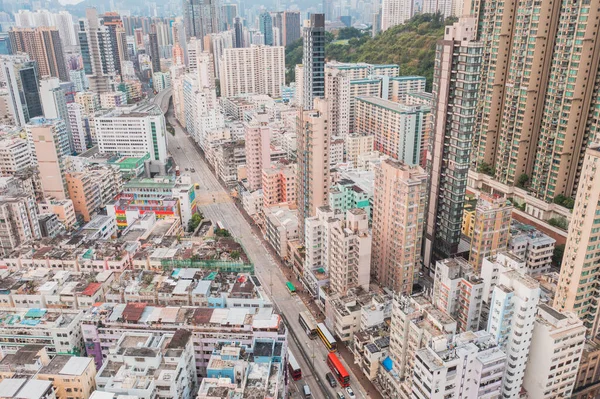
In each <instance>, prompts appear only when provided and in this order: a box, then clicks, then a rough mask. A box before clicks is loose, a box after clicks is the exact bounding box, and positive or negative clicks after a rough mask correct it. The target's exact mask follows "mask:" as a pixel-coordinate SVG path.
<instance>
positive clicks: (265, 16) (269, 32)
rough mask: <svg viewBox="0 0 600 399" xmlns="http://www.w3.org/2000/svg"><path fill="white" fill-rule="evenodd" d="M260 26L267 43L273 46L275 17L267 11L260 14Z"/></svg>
mask: <svg viewBox="0 0 600 399" xmlns="http://www.w3.org/2000/svg"><path fill="white" fill-rule="evenodd" d="M258 27H259V29H260V33H262V34H263V36H264V38H265V44H266V45H267V46H272V45H273V18H271V14H270V13H268V12H266V11H265V12H263V13H262V14H260V15H259V16H258Z"/></svg>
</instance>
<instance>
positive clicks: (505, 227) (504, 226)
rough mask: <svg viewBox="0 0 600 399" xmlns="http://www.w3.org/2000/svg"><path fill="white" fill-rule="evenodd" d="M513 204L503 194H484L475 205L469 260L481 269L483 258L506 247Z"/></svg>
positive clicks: (477, 268) (476, 268) (477, 269)
mask: <svg viewBox="0 0 600 399" xmlns="http://www.w3.org/2000/svg"><path fill="white" fill-rule="evenodd" d="M512 210H513V206H512V204H511V203H510V201H507V200H506V198H504V197H501V196H490V195H487V194H482V195H481V197H479V201H477V206H476V207H475V222H474V225H473V237H472V238H471V255H470V257H469V262H470V263H471V264H472V265H473V267H474V268H475V270H476V271H477V272H479V270H481V264H482V263H483V258H486V257H488V256H490V255H495V254H496V253H497V252H498V251H501V250H504V249H506V247H507V246H508V240H509V239H510V220H511V215H512Z"/></svg>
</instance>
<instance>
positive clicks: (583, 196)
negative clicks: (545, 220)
mask: <svg viewBox="0 0 600 399" xmlns="http://www.w3.org/2000/svg"><path fill="white" fill-rule="evenodd" d="M599 179H600V144H594V145H592V146H590V147H589V148H588V150H587V152H586V154H585V160H584V162H583V167H582V169H581V178H580V179H579V188H578V190H577V199H576V200H575V206H574V208H573V216H572V218H571V223H569V234H568V236H567V244H566V246H565V252H564V256H563V261H562V265H561V268H560V279H559V280H558V287H557V289H556V295H555V297H554V308H556V309H557V310H559V311H569V312H575V313H577V315H578V316H579V318H580V319H581V320H583V323H584V325H585V326H586V328H587V329H588V332H589V333H590V335H591V336H596V334H597V333H598V330H599V327H598V324H599V322H600V320H599V319H600V317H599V316H598V311H599V309H600V306H598V299H597V298H598V297H599V296H600V294H599V293H598V287H597V284H596V283H595V280H596V279H597V278H598V275H599V274H600V271H599V270H598V262H599V261H600V251H598V248H597V246H598V244H597V241H598V239H600V184H598V181H599Z"/></svg>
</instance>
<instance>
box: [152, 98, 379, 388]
mask: <svg viewBox="0 0 600 399" xmlns="http://www.w3.org/2000/svg"><path fill="white" fill-rule="evenodd" d="M163 93H164V94H163ZM169 97H170V93H165V92H161V93H159V94H158V95H157V97H156V98H155V100H154V101H155V102H156V103H157V104H159V105H160V106H161V108H162V109H163V110H165V109H166V108H167V107H169ZM166 117H167V120H168V122H169V123H170V124H171V125H172V126H173V127H174V129H175V135H174V136H171V135H169V137H168V149H169V152H170V154H171V155H172V156H173V159H174V160H175V162H176V164H177V165H178V166H179V167H180V170H181V173H182V174H186V175H191V177H192V180H193V181H194V182H197V183H199V185H200V188H199V189H198V190H197V193H196V194H197V196H198V197H199V198H204V199H209V198H210V199H212V198H214V201H213V200H211V201H206V200H203V201H200V204H199V209H200V211H201V212H202V213H203V214H204V216H205V217H206V218H208V219H211V220H213V221H219V222H221V223H223V225H224V226H225V227H226V228H227V229H228V230H229V231H230V232H231V233H232V235H233V236H234V237H236V238H237V239H238V240H239V242H240V243H241V244H242V245H243V246H244V249H245V250H246V252H247V253H248V256H249V258H250V260H251V262H252V263H253V264H254V267H255V274H256V275H257V276H258V278H259V279H260V280H261V281H262V283H263V284H264V286H265V290H266V292H268V293H269V295H270V296H271V299H272V300H273V302H274V304H275V306H276V309H277V311H278V312H279V313H280V314H281V315H282V316H283V318H284V320H285V321H286V322H287V325H288V327H289V337H288V343H289V347H290V349H291V350H292V352H293V353H294V354H295V355H296V359H297V360H298V361H299V363H300V366H301V368H302V373H303V380H301V381H298V382H297V383H296V386H297V388H299V389H291V390H290V391H292V392H293V391H298V393H296V394H295V395H294V394H293V393H292V395H294V396H292V397H297V398H300V397H301V396H302V395H301V394H300V393H299V392H300V391H301V386H302V385H303V384H305V383H306V384H308V385H309V386H310V389H311V392H312V393H313V397H315V398H335V397H336V396H335V393H336V392H341V391H342V390H341V388H340V387H339V386H338V387H337V388H336V389H332V388H330V387H329V384H327V382H326V380H325V374H326V373H327V372H328V371H329V368H328V366H327V364H326V362H325V359H326V356H327V353H328V351H327V349H326V348H325V347H324V345H323V344H322V343H321V341H320V340H318V339H316V340H310V339H309V338H308V336H307V335H306V333H305V332H304V330H303V328H302V327H301V326H300V323H299V322H298V314H299V313H300V312H302V311H305V310H307V306H306V305H305V301H306V300H307V298H306V297H302V296H303V294H302V293H300V294H299V295H291V294H290V293H289V291H288V290H287V288H286V286H285V283H286V282H287V281H288V280H290V281H292V282H293V283H294V284H295V285H296V286H297V287H301V284H300V283H298V281H296V279H295V278H294V277H293V276H292V277H291V278H290V277H289V276H286V274H289V273H287V272H284V271H287V268H286V266H283V265H281V264H280V262H279V259H278V258H277V257H276V256H273V255H272V252H271V251H270V249H271V248H270V247H269V246H268V245H266V243H265V242H264V241H263V239H262V235H261V233H260V232H259V231H258V230H257V228H256V227H255V226H254V225H251V224H250V223H249V222H248V220H246V218H245V216H244V214H243V213H242V212H241V211H240V210H239V209H238V206H239V205H237V204H236V203H234V201H233V199H232V198H231V197H230V196H229V195H228V193H227V191H226V190H225V189H224V188H223V187H222V186H221V184H220V183H219V182H218V180H217V179H216V177H215V176H214V175H213V173H212V171H211V170H210V168H209V167H208V165H207V164H206V162H205V161H204V159H203V157H202V155H201V152H200V151H199V149H198V148H197V146H196V145H195V143H194V142H193V140H192V138H191V137H189V136H188V135H187V134H186V133H185V132H184V130H183V129H182V128H181V126H180V125H179V123H178V122H177V121H176V120H175V118H174V116H173V115H172V107H170V108H168V112H167V115H166ZM186 169H187V171H186ZM191 169H194V170H195V171H194V172H191ZM303 299H304V300H303ZM306 303H311V301H308V302H306ZM315 308H316V307H315V306H310V310H311V311H312V312H313V313H314V312H315ZM341 354H342V358H343V360H344V364H345V366H346V367H347V369H348V371H349V373H350V380H351V386H352V389H353V390H354V392H355V393H356V397H357V399H367V398H377V399H379V398H381V396H380V395H379V393H378V392H377V391H376V390H375V388H374V387H373V386H372V384H371V383H370V382H369V381H367V380H366V379H365V382H364V383H363V381H362V379H358V378H357V375H360V376H362V373H357V372H356V371H357V368H356V366H355V365H354V364H350V363H349V361H350V362H351V361H352V359H351V357H350V358H349V357H348V356H347V355H346V356H344V351H343V350H342V351H341ZM313 365H314V367H311V366H313ZM350 365H351V366H352V367H348V366H350ZM311 369H312V370H314V372H313V371H312V370H311ZM361 383H362V384H363V385H361ZM363 386H365V387H366V389H365V388H363ZM344 395H345V396H346V397H348V395H347V394H346V392H345V391H344Z"/></svg>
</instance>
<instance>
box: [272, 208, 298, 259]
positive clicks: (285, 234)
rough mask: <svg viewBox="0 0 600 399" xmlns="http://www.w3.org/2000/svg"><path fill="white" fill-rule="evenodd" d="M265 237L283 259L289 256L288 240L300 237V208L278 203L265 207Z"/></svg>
mask: <svg viewBox="0 0 600 399" xmlns="http://www.w3.org/2000/svg"><path fill="white" fill-rule="evenodd" d="M263 212H264V215H265V237H266V239H267V242H268V243H269V244H270V245H271V246H272V247H273V249H275V252H277V255H279V257H280V258H282V259H287V258H288V253H287V248H288V241H290V240H297V239H299V238H300V232H299V231H298V210H297V209H295V207H294V208H292V207H290V206H289V205H276V206H270V207H268V208H265V209H263Z"/></svg>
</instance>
